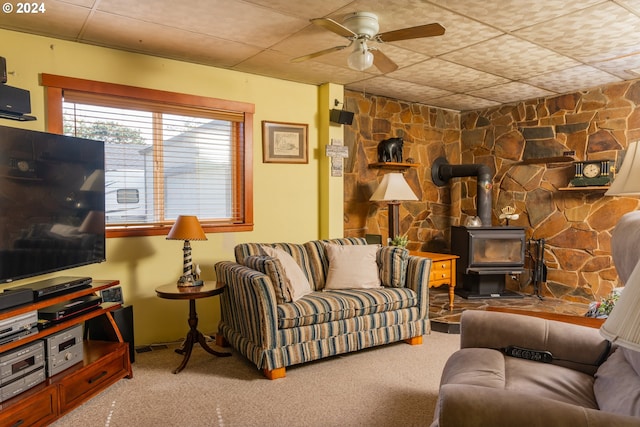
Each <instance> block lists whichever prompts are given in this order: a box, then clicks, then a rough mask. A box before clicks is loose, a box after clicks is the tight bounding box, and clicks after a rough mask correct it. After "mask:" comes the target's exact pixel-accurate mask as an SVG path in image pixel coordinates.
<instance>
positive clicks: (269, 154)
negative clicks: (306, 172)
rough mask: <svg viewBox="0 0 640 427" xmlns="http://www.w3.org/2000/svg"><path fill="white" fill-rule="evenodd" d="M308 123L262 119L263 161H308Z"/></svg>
mask: <svg viewBox="0 0 640 427" xmlns="http://www.w3.org/2000/svg"><path fill="white" fill-rule="evenodd" d="M308 127H309V126H308V125H306V124H297V123H280V122H268V121H266V120H263V121H262V161H263V162H264V163H309V141H308V137H307V130H308Z"/></svg>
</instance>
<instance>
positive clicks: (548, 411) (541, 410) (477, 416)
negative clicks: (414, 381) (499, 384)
mask: <svg viewBox="0 0 640 427" xmlns="http://www.w3.org/2000/svg"><path fill="white" fill-rule="evenodd" d="M637 425H638V418H634V417H628V416H623V415H617V414H612V413H610V412H603V411H600V410H597V409H588V408H583V407H581V406H577V405H571V404H569V403H564V402H558V401H555V400H550V399H546V398H542V397H536V396H535V395H531V394H527V393H522V392H514V391H513V390H500V389H495V388H487V387H482V386H470V385H462V384H446V385H443V386H442V387H441V388H440V393H439V396H438V403H437V406H436V410H435V416H434V421H433V424H432V425H431V427H467V426H468V427H471V426H474V427H476V426H492V427H503V426H504V427H511V426H521V427H529V426H532V427H533V426H536V427H538V426H539V427H546V426H572V427H573V426H575V427H580V426H585V427H587V426H588V427H608V426H617V427H623V426H624V427H627V426H637Z"/></svg>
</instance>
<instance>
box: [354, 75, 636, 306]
mask: <svg viewBox="0 0 640 427" xmlns="http://www.w3.org/2000/svg"><path fill="white" fill-rule="evenodd" d="M345 95H346V96H345V100H346V106H347V109H348V110H349V111H354V112H355V117H354V123H353V125H352V126H345V144H346V145H348V146H349V147H350V153H351V156H350V158H349V159H347V161H346V162H345V181H344V182H345V208H344V212H345V234H346V235H347V236H363V235H364V234H366V233H370V234H382V235H383V238H385V239H386V237H387V207H386V204H385V203H373V202H369V201H368V200H369V197H371V194H372V193H373V191H374V190H375V188H376V186H377V183H378V182H379V181H380V179H381V177H382V175H383V174H384V173H386V172H388V171H387V170H381V169H374V168H370V167H369V164H370V163H374V162H376V161H377V152H376V147H377V144H378V143H379V142H380V141H381V140H383V139H386V138H389V137H393V136H403V138H404V141H405V144H404V157H405V159H406V158H412V159H413V161H414V162H415V163H417V164H418V167H415V168H410V169H408V170H407V171H406V172H405V177H406V178H407V181H408V182H409V183H410V185H411V187H412V189H413V190H414V192H415V193H416V195H417V196H418V198H419V201H417V202H403V203H402V204H401V207H400V217H401V226H400V228H401V231H408V233H409V240H410V243H409V248H410V249H416V250H431V251H448V250H449V245H450V243H449V242H450V240H449V231H448V230H449V227H450V226H451V225H457V224H463V223H464V221H465V220H466V219H467V217H468V216H474V215H476V206H475V200H476V199H475V192H476V182H475V178H456V179H452V180H451V181H450V182H449V183H448V185H446V186H445V187H437V186H435V185H434V184H433V183H432V181H431V165H432V163H433V161H434V160H435V159H436V158H437V157H440V156H446V158H447V160H448V161H449V163H451V164H461V163H482V164H486V165H487V166H489V167H490V168H491V170H492V171H494V179H493V224H494V225H499V224H504V222H503V221H501V220H499V219H498V217H499V215H500V212H501V209H502V208H504V207H505V206H513V207H515V208H516V211H517V213H518V214H519V215H520V218H519V219H518V220H516V221H512V222H511V225H518V226H523V227H525V229H526V233H527V237H528V238H531V239H545V243H546V244H545V261H546V265H547V267H548V276H547V282H546V285H545V287H544V289H542V293H543V295H546V296H552V297H555V298H561V299H565V300H568V301H576V302H590V301H593V300H598V299H600V298H601V297H603V296H605V295H607V294H608V293H609V292H610V291H611V289H612V288H614V287H616V286H619V285H620V283H619V281H618V278H617V274H616V272H615V268H614V267H613V262H612V260H611V247H610V238H611V230H612V228H613V227H614V225H615V223H616V222H617V221H618V219H619V218H620V216H622V215H623V214H624V213H626V212H629V211H632V210H636V209H638V208H639V206H640V204H639V199H638V198H637V197H634V198H631V197H609V196H604V191H593V190H585V191H566V190H561V189H562V188H565V187H567V184H568V183H569V180H570V178H571V174H572V172H573V164H572V163H571V162H562V161H557V159H553V160H552V161H545V160H544V159H546V158H553V157H559V156H560V157H561V156H562V155H563V153H564V152H566V151H574V152H575V155H574V156H572V157H573V158H574V159H576V160H601V159H612V160H614V161H616V163H617V164H618V165H619V164H620V162H621V158H622V156H623V155H624V150H625V149H626V147H627V145H628V143H629V142H630V141H633V140H637V139H640V82H639V81H632V82H624V83H617V84H611V85H607V86H602V87H598V88H595V89H592V90H588V91H584V92H576V93H571V94H566V95H562V96H557V97H551V98H545V99H538V100H533V101H527V102H521V103H518V104H515V105H504V106H500V107H496V108H490V109H483V110H478V111H472V112H465V113H462V114H458V113H455V112H451V111H447V110H443V109H439V108H433V107H428V106H424V105H421V104H412V103H407V102H402V101H397V100H392V99H388V98H385V97H379V96H372V95H363V94H361V93H357V92H351V91H347V92H346V94H345ZM539 159H543V160H539ZM527 279H528V277H527V276H526V275H522V276H521V277H520V281H519V282H516V281H512V282H510V283H508V285H507V286H508V287H509V288H511V289H515V290H521V291H523V292H532V289H531V285H527Z"/></svg>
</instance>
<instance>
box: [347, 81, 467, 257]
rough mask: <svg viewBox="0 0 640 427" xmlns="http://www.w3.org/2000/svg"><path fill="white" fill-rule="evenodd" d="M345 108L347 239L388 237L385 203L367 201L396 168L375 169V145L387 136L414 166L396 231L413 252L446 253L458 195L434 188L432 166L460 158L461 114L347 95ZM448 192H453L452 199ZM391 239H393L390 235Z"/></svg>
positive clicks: (407, 173) (408, 176)
mask: <svg viewBox="0 0 640 427" xmlns="http://www.w3.org/2000/svg"><path fill="white" fill-rule="evenodd" d="M345 106H346V108H347V110H349V111H353V112H355V115H354V121H353V124H352V125H351V126H345V130H344V135H345V141H344V143H345V145H347V146H348V147H349V153H350V156H349V158H348V159H345V167H344V169H345V175H344V186H345V189H344V215H345V218H344V230H345V235H346V236H358V237H362V236H364V235H365V234H380V235H382V238H383V241H386V239H387V236H388V217H387V214H388V209H387V203H386V202H377V203H374V202H370V201H369V198H370V197H371V195H372V194H373V192H374V191H375V189H376V188H377V185H378V183H379V182H380V180H381V179H382V176H383V175H384V174H385V173H388V172H398V171H399V170H388V169H376V168H372V167H370V164H372V163H376V162H377V161H378V154H377V146H378V143H379V142H380V141H382V140H383V139H387V138H390V137H398V136H400V137H402V138H403V140H404V147H403V156H404V159H403V160H404V162H407V161H409V162H411V163H415V164H417V167H411V168H408V169H406V170H405V171H404V176H405V178H406V180H407V182H408V183H409V185H410V186H411V188H412V190H413V192H414V193H415V194H416V196H418V201H416V202H402V203H401V205H400V231H401V233H405V232H406V233H408V237H409V246H408V247H409V249H411V250H431V251H438V250H446V248H447V247H448V242H449V233H450V232H449V228H450V226H451V225H452V224H457V223H458V222H459V216H460V203H461V202H460V197H459V194H460V192H459V191H458V192H456V191H453V192H451V191H449V188H448V187H442V188H438V187H436V186H435V185H434V184H433V183H432V182H431V178H430V176H431V175H430V173H431V172H430V171H431V164H432V163H433V161H434V160H435V159H436V158H438V157H440V156H446V157H447V159H450V160H451V161H452V162H459V160H460V116H459V114H458V113H457V112H452V111H447V110H443V109H439V108H433V107H428V106H425V105H421V104H415V103H409V102H403V101H398V100H394V99H389V98H385V97H381V96H374V95H363V94H362V93H359V92H351V91H345ZM451 194H457V195H458V196H454V199H453V200H452V197H451ZM392 237H393V236H392Z"/></svg>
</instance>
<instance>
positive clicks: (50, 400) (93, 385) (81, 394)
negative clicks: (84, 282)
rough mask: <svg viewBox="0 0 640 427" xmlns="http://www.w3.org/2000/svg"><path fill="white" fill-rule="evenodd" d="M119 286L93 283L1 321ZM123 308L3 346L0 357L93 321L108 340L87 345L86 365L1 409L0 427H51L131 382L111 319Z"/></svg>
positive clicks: (5, 314) (0, 316) (124, 348)
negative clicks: (111, 389)
mask: <svg viewBox="0 0 640 427" xmlns="http://www.w3.org/2000/svg"><path fill="white" fill-rule="evenodd" d="M119 283H120V282H119V281H118V280H94V281H93V284H92V287H91V288H87V289H81V290H78V291H74V292H70V293H67V294H64V295H60V296H56V297H54V298H49V299H45V300H42V301H37V302H34V303H31V304H26V305H22V306H19V307H14V308H11V309H8V310H4V311H2V312H0V320H4V319H8V318H11V317H13V316H17V315H19V314H23V313H28V312H30V311H33V310H38V309H42V308H44V307H48V306H51V305H54V304H57V303H60V302H63V301H68V300H70V299H74V298H78V297H81V296H84V295H90V294H93V293H96V292H99V291H101V290H103V289H108V288H111V287H113V286H116V285H118V284H119ZM120 307H121V304H119V303H102V304H101V305H100V306H99V307H98V308H95V309H93V310H90V311H88V312H85V313H83V314H80V315H78V316H77V317H73V318H71V319H69V320H66V321H62V322H60V323H59V324H56V325H54V326H51V327H48V328H46V329H43V330H40V331H39V332H38V333H36V334H33V335H29V336H27V337H25V338H23V339H19V340H17V341H14V342H10V343H7V344H3V345H0V354H2V353H4V352H6V351H9V350H12V349H14V348H17V347H20V346H23V345H25V344H27V343H30V342H33V341H35V340H39V339H42V338H44V337H46V336H48V335H51V334H53V333H55V332H59V331H61V330H63V329H67V328H69V327H71V326H74V325H77V324H79V323H84V322H85V321H87V320H89V319H93V318H98V319H99V320H100V323H101V324H102V327H103V328H104V331H105V332H106V334H107V335H106V336H108V337H109V339H110V341H97V340H91V339H86V340H84V342H83V346H84V360H83V361H82V362H80V363H77V364H75V365H73V366H71V367H69V369H66V370H64V371H62V372H60V373H59V374H57V375H54V376H52V377H50V378H47V379H46V380H45V381H43V382H42V383H40V384H38V385H36V386H35V387H33V388H31V389H29V390H27V391H25V392H24V393H21V394H19V395H17V396H16V397H13V398H11V399H9V400H7V401H5V402H2V403H0V425H3V426H4V425H9V426H14V425H15V426H18V425H20V426H29V425H47V424H50V423H52V422H53V421H55V420H56V419H58V418H60V417H62V416H63V415H65V414H67V413H68V412H69V411H71V410H72V409H74V408H76V407H77V406H79V405H81V404H82V403H84V402H86V401H87V400H89V399H90V398H92V397H93V396H95V395H96V394H98V393H99V392H101V391H102V390H104V389H106V388H107V387H109V386H111V385H112V384H114V383H116V382H117V381H119V380H120V379H122V378H125V377H126V378H132V377H133V371H132V370H131V361H130V359H129V349H128V347H129V345H128V344H127V343H126V342H124V340H123V339H122V335H121V334H120V330H119V329H118V326H117V325H116V323H115V320H114V319H113V316H112V315H111V312H112V311H113V310H116V309H118V308H120Z"/></svg>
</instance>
